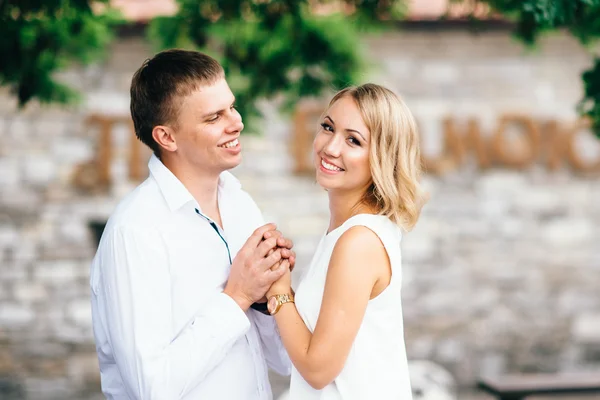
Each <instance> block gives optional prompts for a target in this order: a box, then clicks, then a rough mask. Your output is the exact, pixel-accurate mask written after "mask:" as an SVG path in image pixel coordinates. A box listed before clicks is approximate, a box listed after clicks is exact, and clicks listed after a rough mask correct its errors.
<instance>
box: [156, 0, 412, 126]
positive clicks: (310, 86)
mask: <svg viewBox="0 0 600 400" xmlns="http://www.w3.org/2000/svg"><path fill="white" fill-rule="evenodd" d="M178 3H179V12H178V14H177V15H175V16H173V17H161V18H157V19H155V20H153V21H152V22H151V25H150V30H149V32H150V37H151V40H152V41H153V42H154V43H157V44H158V46H159V48H160V49H163V48H170V47H185V48H190V47H195V48H198V49H201V50H202V51H205V52H207V53H209V54H211V55H213V56H215V58H217V59H218V60H219V61H220V62H221V63H222V65H223V67H224V69H225V72H226V74H227V78H228V81H229V83H230V85H231V87H232V90H233V92H234V93H235V94H236V97H237V98H238V102H237V103H238V109H239V111H240V113H241V114H242V115H243V117H244V118H245V121H246V122H249V123H250V129H251V128H252V120H253V118H254V117H257V116H259V115H260V112H259V110H258V107H257V104H258V102H259V101H260V100H261V99H272V98H275V97H277V98H278V99H281V102H280V104H281V109H282V110H284V111H289V110H291V109H292V106H293V105H294V104H295V103H296V102H297V101H298V100H299V99H300V98H301V97H305V96H319V95H320V94H321V93H323V92H324V91H331V90H335V89H339V88H341V87H344V86H347V85H350V84H353V83H356V82H357V77H358V76H359V74H360V72H361V71H363V69H364V67H365V65H364V63H363V62H362V61H361V60H362V58H361V48H360V45H359V43H360V34H361V33H362V32H363V31H364V30H366V29H371V28H372V27H374V26H375V25H379V26H381V21H379V20H378V18H380V16H381V15H387V17H388V18H392V16H395V15H398V10H399V9H402V7H400V5H401V4H403V1H393V0H392V1H383V0H360V1H359V0H347V1H345V2H344V3H346V5H349V6H350V7H349V8H348V7H347V8H348V9H349V10H350V11H348V12H347V13H344V14H341V13H337V14H336V13H333V14H332V13H325V14H324V13H319V12H318V11H319V7H326V6H330V4H329V3H332V2H331V1H321V2H314V1H311V2H309V1H306V0H297V1H296V0H294V1H291V0H270V1H252V0H225V1H202V2H200V3H199V2H198V1H196V0H179V1H178ZM339 4H341V3H338V5H339ZM375 21H377V22H375ZM246 125H248V123H247V124H246Z"/></svg>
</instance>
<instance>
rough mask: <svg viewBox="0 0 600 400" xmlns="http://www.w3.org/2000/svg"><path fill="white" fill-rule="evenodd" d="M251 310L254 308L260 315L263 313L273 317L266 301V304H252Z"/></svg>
mask: <svg viewBox="0 0 600 400" xmlns="http://www.w3.org/2000/svg"><path fill="white" fill-rule="evenodd" d="M250 308H252V309H253V310H256V311H258V312H260V313H263V314H265V315H271V313H270V312H269V309H268V308H267V302H266V301H265V302H264V303H252V305H251V306H250Z"/></svg>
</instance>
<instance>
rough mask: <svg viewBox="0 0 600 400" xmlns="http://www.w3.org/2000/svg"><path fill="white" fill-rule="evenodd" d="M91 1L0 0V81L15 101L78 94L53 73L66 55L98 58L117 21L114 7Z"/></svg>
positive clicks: (77, 58) (61, 66)
mask: <svg viewBox="0 0 600 400" xmlns="http://www.w3.org/2000/svg"><path fill="white" fill-rule="evenodd" d="M100 2H104V3H107V2H108V0H101V1H100ZM91 3H92V1H89V0H0V23H1V28H0V85H2V86H9V87H10V89H11V91H12V92H13V93H14V94H15V95H16V96H17V98H18V101H19V105H20V106H24V105H25V104H26V103H27V102H29V101H30V100H32V99H34V98H36V99H38V100H39V101H40V102H43V103H47V102H58V103H69V102H72V101H74V100H76V99H77V98H78V96H77V93H76V92H75V91H74V90H72V89H71V88H69V87H67V86H65V85H63V84H60V83H59V82H57V81H56V80H55V79H53V77H52V75H53V74H54V73H55V72H57V71H60V70H61V69H64V68H66V67H67V66H68V65H69V63H70V62H71V61H79V62H82V63H89V62H91V61H93V60H95V59H97V58H98V57H99V56H100V55H101V54H102V51H103V50H104V48H105V47H106V45H107V44H108V42H109V41H110V39H111V38H112V31H113V29H112V28H113V27H114V25H115V24H116V23H118V22H119V17H118V14H117V13H116V12H115V11H114V10H111V9H109V8H107V7H106V10H105V11H104V12H102V13H97V12H96V13H95V12H93V10H92V8H91ZM96 3H99V2H96Z"/></svg>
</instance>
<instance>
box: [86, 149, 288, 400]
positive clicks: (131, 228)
mask: <svg viewBox="0 0 600 400" xmlns="http://www.w3.org/2000/svg"><path fill="white" fill-rule="evenodd" d="M148 166H149V169H150V176H149V177H148V179H146V180H145V181H144V182H143V183H142V184H141V185H140V186H138V187H137V188H136V189H135V190H134V191H133V192H132V193H131V194H129V195H128V196H127V197H126V198H125V199H124V200H123V201H121V203H120V204H119V205H118V207H117V208H116V210H115V212H114V213H113V215H112V216H111V217H110V219H109V221H108V223H107V225H106V228H105V230H104V233H103V235H102V239H101V241H100V245H99V247H98V252H97V253H96V257H95V258H94V261H93V263H92V267H91V279H90V285H91V289H92V318H93V328H94V336H95V339H96V350H97V353H98V359H99V362H100V374H101V382H102V391H103V393H104V395H105V396H106V397H107V398H108V399H118V400H121V399H123V400H124V399H156V400H175V399H186V400H190V399H224V400H228V399H231V400H238V399H252V400H270V399H271V398H272V394H271V387H270V385H269V380H268V375H267V365H268V366H269V367H271V368H272V369H274V370H275V371H277V372H278V373H280V374H284V375H287V374H289V372H290V367H291V364H290V361H289V358H288V357H287V353H286V352H285V349H284V348H283V345H282V343H281V341H280V338H279V334H278V331H277V329H276V324H275V322H274V320H273V318H272V317H270V316H266V315H263V314H261V313H259V312H257V311H255V310H252V309H249V310H248V311H247V312H246V313H244V312H243V311H242V310H241V308H240V307H239V306H238V305H237V303H235V302H234V300H233V299H231V298H230V297H229V296H227V295H226V294H224V293H222V291H223V289H224V286H225V283H226V281H227V278H228V276H229V270H230V257H231V259H233V258H235V255H236V254H237V252H238V250H239V249H240V247H241V246H242V245H243V244H244V243H245V242H246V240H247V239H248V238H249V237H250V235H251V234H252V232H253V231H254V230H255V229H256V228H257V227H259V226H260V225H262V224H263V220H262V216H261V213H260V211H259V209H258V207H257V206H256V204H255V203H254V202H253V201H252V199H251V198H250V196H249V195H248V194H247V193H246V192H244V191H243V190H242V189H241V185H240V183H239V181H238V180H237V179H236V178H235V177H234V176H233V175H231V174H230V173H229V172H223V173H222V174H221V175H220V179H219V187H218V202H219V210H220V214H221V220H222V223H223V228H222V229H221V228H220V227H218V226H217V224H215V223H214V222H213V221H211V220H210V219H209V218H207V217H205V216H204V215H203V214H202V210H201V209H200V207H199V205H198V203H197V202H196V200H195V199H194V198H193V197H192V195H191V194H190V193H189V191H188V190H187V189H186V188H185V186H184V185H183V184H182V183H181V182H180V181H179V180H178V179H177V178H176V177H175V175H173V174H172V173H171V171H170V170H169V169H167V168H166V167H165V166H164V165H163V164H162V162H161V161H160V160H159V159H158V158H156V157H155V156H152V157H151V159H150V162H149V164H148ZM229 253H230V254H229Z"/></svg>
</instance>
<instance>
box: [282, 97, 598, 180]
mask: <svg viewBox="0 0 600 400" xmlns="http://www.w3.org/2000/svg"><path fill="white" fill-rule="evenodd" d="M324 108H325V106H324V105H323V104H322V103H321V104H316V103H313V104H310V106H305V105H301V106H299V107H298V108H297V109H296V114H295V115H294V120H293V121H294V129H293V133H292V141H291V144H292V149H291V151H292V154H293V156H294V158H295V162H296V163H295V169H294V171H295V172H296V173H298V174H312V173H314V170H313V167H312V165H311V163H310V161H309V160H310V147H311V146H310V144H311V143H312V139H313V137H314V132H315V131H316V126H317V124H316V122H315V123H311V122H310V121H314V120H316V118H318V116H319V115H320V114H321V113H322V112H323V109H324ZM588 127H589V124H588V122H587V121H586V120H580V121H577V122H576V123H574V124H571V125H570V126H565V124H564V123H559V122H557V121H555V120H546V121H540V120H536V119H534V118H532V117H531V116H528V115H520V114H503V115H500V116H499V117H498V124H497V127H496V129H495V130H494V131H493V132H491V135H489V136H488V135H485V134H484V133H483V132H482V131H481V129H480V125H479V123H478V121H477V120H476V119H475V118H470V119H468V120H467V123H466V127H465V124H459V123H458V121H457V120H456V119H455V118H453V117H451V116H448V117H446V118H444V120H443V121H442V128H443V135H442V140H443V144H442V150H441V152H440V154H438V155H437V156H435V157H423V164H424V166H425V169H426V171H427V172H429V173H433V174H437V175H441V174H445V173H449V172H452V171H455V170H457V169H459V168H460V167H462V166H464V165H465V164H466V163H467V161H468V159H469V157H471V156H474V158H475V162H476V165H477V166H478V167H479V168H481V169H485V168H490V167H507V168H513V169H518V170H523V169H526V168H529V167H531V166H532V165H534V164H535V163H538V162H539V163H541V164H542V165H545V166H546V167H547V168H548V169H549V170H551V171H555V170H557V169H559V168H561V167H562V166H564V165H569V166H570V167H571V169H572V170H574V171H575V172H578V173H586V174H589V173H600V158H599V159H598V160H597V161H595V162H590V161H585V160H584V159H583V158H582V157H581V155H580V154H579V153H578V151H577V146H576V145H575V143H576V137H577V135H578V134H579V133H580V132H581V131H582V130H583V129H587V128H588ZM511 128H514V129H512V130H511ZM422 138H423V140H426V139H427V138H426V136H425V135H422Z"/></svg>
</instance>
